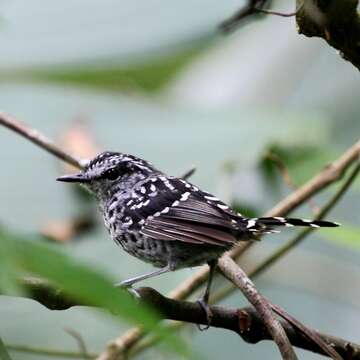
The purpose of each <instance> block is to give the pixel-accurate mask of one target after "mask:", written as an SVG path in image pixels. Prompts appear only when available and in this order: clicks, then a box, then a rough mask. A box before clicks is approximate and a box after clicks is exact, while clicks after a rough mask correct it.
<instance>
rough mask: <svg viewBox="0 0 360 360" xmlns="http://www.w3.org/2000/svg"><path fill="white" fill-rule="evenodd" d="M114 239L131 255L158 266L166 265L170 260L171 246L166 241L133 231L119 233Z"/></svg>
mask: <svg viewBox="0 0 360 360" xmlns="http://www.w3.org/2000/svg"><path fill="white" fill-rule="evenodd" d="M113 239H114V241H115V242H116V243H117V244H120V245H121V247H122V248H123V249H124V250H125V251H126V252H127V253H129V254H130V255H133V256H135V257H137V258H138V259H140V260H142V261H145V262H148V263H151V264H152V265H154V266H156V267H165V266H166V265H167V264H168V262H169V248H168V246H167V244H166V243H164V241H160V240H154V239H151V238H148V237H146V236H143V235H141V234H138V233H137V234H134V233H131V232H127V233H124V234H122V235H120V236H119V235H118V236H116V237H113Z"/></svg>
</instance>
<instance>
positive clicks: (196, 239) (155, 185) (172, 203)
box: [124, 176, 237, 248]
mask: <svg viewBox="0 0 360 360" xmlns="http://www.w3.org/2000/svg"><path fill="white" fill-rule="evenodd" d="M134 195H135V196H133V201H132V202H131V201H129V202H128V203H129V205H128V208H127V209H125V213H124V215H127V214H128V215H129V216H130V215H131V216H132V218H133V219H134V220H135V221H137V223H138V224H139V225H140V226H141V228H140V232H141V233H142V234H143V235H146V236H149V237H151V238H154V239H157V240H166V241H174V240H177V241H183V242H187V243H194V244H211V245H217V246H221V247H227V248H229V247H231V246H232V245H233V244H234V243H235V241H236V237H235V235H234V234H235V232H236V230H237V228H236V224H237V222H236V221H235V220H234V218H235V217H236V216H237V215H236V214H235V213H234V212H233V211H232V210H231V209H230V208H229V207H228V206H227V205H225V204H224V203H222V202H221V201H220V200H218V199H217V198H215V197H214V196H212V195H211V194H208V193H206V192H203V191H201V190H199V189H198V188H197V187H195V186H194V185H192V184H190V183H188V182H187V181H184V180H182V179H178V178H172V177H165V176H158V177H154V178H152V179H149V180H148V181H146V182H145V183H143V184H142V185H141V186H140V187H139V188H138V189H137V190H136V194H134ZM136 196H138V197H136ZM135 199H138V200H135Z"/></svg>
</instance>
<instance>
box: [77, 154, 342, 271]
mask: <svg viewBox="0 0 360 360" xmlns="http://www.w3.org/2000/svg"><path fill="white" fill-rule="evenodd" d="M81 177H82V181H81V182H83V184H84V185H85V186H86V187H87V188H88V189H89V190H90V191H91V192H93V193H94V194H95V195H96V197H97V199H98V201H99V204H100V207H101V209H102V212H103V217H104V221H105V225H106V227H107V228H108V230H109V232H110V235H111V237H112V239H113V240H114V241H115V242H116V243H118V244H120V245H121V246H122V247H123V248H124V250H125V251H127V252H128V253H130V254H131V255H134V256H136V257H138V258H140V259H141V260H143V261H147V262H150V263H152V264H153V265H155V266H158V267H164V266H167V265H169V264H171V266H172V268H173V269H177V268H182V267H187V266H196V265H200V264H203V263H206V262H208V261H210V260H212V259H216V258H218V257H219V256H221V254H222V253H223V252H224V251H226V250H228V249H230V248H231V247H232V246H233V245H234V244H236V243H237V242H238V241H248V240H251V239H256V238H258V237H259V236H260V235H262V234H267V233H273V232H277V230H275V229H274V227H278V226H288V227H290V226H311V227H321V226H327V227H331V226H337V225H338V224H336V223H332V222H327V221H312V220H305V219H293V218H283V217H264V218H246V217H243V216H242V215H241V214H239V213H236V212H235V211H234V210H232V209H231V208H230V207H229V206H228V205H226V204H225V203H223V202H222V201H221V200H219V199H218V198H216V197H215V196H213V195H212V194H209V193H207V192H205V191H202V190H200V189H199V188H198V187H196V186H195V185H193V184H191V183H189V182H187V181H185V180H183V179H179V178H176V177H172V176H166V175H165V174H164V173H162V172H161V171H159V170H157V169H156V168H155V167H154V166H153V165H152V164H150V163H149V162H147V161H145V160H142V159H140V158H137V157H135V156H132V155H128V154H121V153H115V152H105V153H102V154H100V155H98V156H97V157H96V158H94V159H93V160H91V161H90V162H89V164H88V165H87V167H86V168H85V169H84V171H83V172H82V173H81Z"/></svg>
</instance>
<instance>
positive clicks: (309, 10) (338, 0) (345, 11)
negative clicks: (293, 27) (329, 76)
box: [296, 0, 360, 70]
mask: <svg viewBox="0 0 360 360" xmlns="http://www.w3.org/2000/svg"><path fill="white" fill-rule="evenodd" d="M296 2H297V4H299V3H301V2H304V6H303V8H302V9H301V10H300V11H299V12H298V14H297V16H296V22H297V25H298V31H299V33H300V34H303V35H305V36H308V37H313V36H316V37H320V38H323V39H324V40H325V41H326V42H327V43H328V44H329V45H330V46H332V47H334V48H335V49H337V50H339V51H340V54H341V56H342V57H343V58H344V59H345V60H348V61H350V62H351V63H352V64H353V65H354V66H355V67H356V68H357V69H358V70H360V46H359V44H360V15H359V13H358V10H357V6H358V0H329V1H323V0H297V1H296Z"/></svg>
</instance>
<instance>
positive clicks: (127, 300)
mask: <svg viewBox="0 0 360 360" xmlns="http://www.w3.org/2000/svg"><path fill="white" fill-rule="evenodd" d="M0 253H1V254H6V257H7V259H8V261H11V262H12V268H13V269H14V268H15V267H16V269H17V270H18V273H17V274H18V276H20V274H21V275H23V272H24V271H26V272H30V273H32V274H36V275H37V276H40V277H42V278H45V279H47V280H49V281H50V282H51V283H52V284H54V285H55V286H57V287H59V288H61V289H62V290H63V291H64V292H65V293H66V294H68V295H69V296H70V297H71V298H72V299H75V300H78V301H80V302H82V303H85V304H89V305H92V306H96V307H101V308H103V309H106V310H108V311H110V312H111V313H113V314H115V315H116V316H118V317H119V318H121V319H124V320H126V321H128V322H130V323H135V324H138V325H139V324H140V325H141V326H143V327H144V328H145V330H150V329H151V330H152V331H153V332H155V333H157V334H158V335H159V336H160V337H162V338H163V339H164V340H165V341H166V345H167V346H168V347H170V348H171V349H172V350H173V351H176V352H177V353H179V354H185V353H186V347H185V346H184V343H183V342H182V341H181V340H180V339H179V338H177V337H175V336H174V335H172V334H169V333H167V332H166V330H165V328H164V327H162V326H160V325H158V322H159V318H158V316H157V315H156V314H155V313H154V312H153V311H151V310H150V309H149V308H146V307H144V306H140V305H139V304H138V303H137V302H136V301H134V300H133V298H132V297H131V296H130V295H129V293H128V292H127V291H121V290H119V289H117V288H115V287H114V286H113V282H112V281H111V280H110V278H109V277H107V276H106V275H104V274H103V273H100V272H98V271H96V270H94V269H93V268H90V267H88V266H86V265H83V264H80V263H79V262H77V261H76V260H75V259H73V258H71V257H70V256H69V255H66V254H65V253H64V252H62V251H60V250H59V249H58V248H56V247H55V246H51V245H49V244H45V243H43V242H42V241H41V240H40V239H39V238H33V239H31V240H30V239H24V238H22V237H19V236H15V235H13V234H10V233H8V232H4V231H2V232H0ZM3 259H4V257H3V256H2V257H0V260H3ZM0 265H1V263H0ZM2 280H3V279H2V278H0V288H2V289H3V288H4V282H3V281H2ZM5 285H6V284H5Z"/></svg>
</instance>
